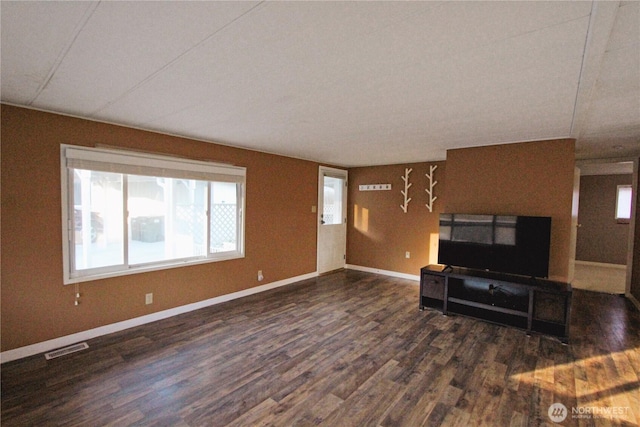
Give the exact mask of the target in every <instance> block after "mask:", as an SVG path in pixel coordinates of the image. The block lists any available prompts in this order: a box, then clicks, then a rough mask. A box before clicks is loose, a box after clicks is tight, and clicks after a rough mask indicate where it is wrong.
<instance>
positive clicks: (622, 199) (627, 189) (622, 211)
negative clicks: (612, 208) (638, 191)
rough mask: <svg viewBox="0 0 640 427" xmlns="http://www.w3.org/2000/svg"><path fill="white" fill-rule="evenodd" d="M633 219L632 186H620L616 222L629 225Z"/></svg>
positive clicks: (617, 196)
mask: <svg viewBox="0 0 640 427" xmlns="http://www.w3.org/2000/svg"><path fill="white" fill-rule="evenodd" d="M630 219H631V186H630V185H618V193H617V195H616V220H617V221H618V222H619V223H628V222H629V220H630Z"/></svg>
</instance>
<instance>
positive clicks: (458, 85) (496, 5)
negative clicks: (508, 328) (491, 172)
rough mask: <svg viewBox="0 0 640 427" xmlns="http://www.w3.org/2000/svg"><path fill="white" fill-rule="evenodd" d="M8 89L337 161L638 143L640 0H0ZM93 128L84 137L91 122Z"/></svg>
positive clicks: (154, 126)
mask: <svg viewBox="0 0 640 427" xmlns="http://www.w3.org/2000/svg"><path fill="white" fill-rule="evenodd" d="M0 14H1V18H2V21H1V30H2V34H1V42H2V45H1V48H2V49H1V60H2V63H1V65H2V70H1V72H2V74H1V79H2V82H1V83H2V86H1V95H2V102H5V103H8V104H14V105H20V106H27V107H31V108H36V109H42V110H47V111H54V112H60V113H64V114H70V115H74V116H79V117H85V118H89V119H93V120H99V121H106V122H111V123H118V124H123V125H127V126H133V127H137V128H143V129H149V130H154V131H159V132H164V133H170V134H175V135H181V136H186V137H191V138H196V139H201V140H205V141H212V142H219V143H223V144H228V145H233V146H238V147H244V148H249V149H255V150H260V151H266V152H272V153H278V154H282V155H286V156H292V157H298V158H305V159H310V160H315V161H319V162H326V163H330V164H335V165H342V166H362V165H376V164H393V163H407V162H418V161H428V160H442V159H444V158H445V152H446V150H447V149H450V148H460V147H470V146H479V145H489V144H499V143H508V142H519V141H530V140H542V139H550V138H566V137H573V138H577V151H576V156H577V157H578V158H583V159H584V158H604V157H606V158H621V157H626V156H631V155H635V156H637V155H638V154H640V2H635V1H633V2H582V1H568V2H539V1H536V2H485V1H475V2H207V1H203V2H176V1H171V2H169V1H166V2H143V1H138V2H136V1H132V2H126V1H125V2H108V1H103V2H23V1H18V2H12V1H2V2H1V3H0ZM88 137H89V138H90V136H88Z"/></svg>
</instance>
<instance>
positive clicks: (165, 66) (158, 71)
mask: <svg viewBox="0 0 640 427" xmlns="http://www.w3.org/2000/svg"><path fill="white" fill-rule="evenodd" d="M263 3H265V0H263V1H260V2H258V3H257V4H255V5H254V6H253V7H251V8H250V9H248V10H246V11H245V12H243V13H241V14H240V15H238V16H237V17H235V18H234V19H232V20H231V21H229V22H227V23H226V24H224V25H223V26H222V27H220V28H218V29H216V30H215V31H214V32H213V33H211V34H209V35H208V36H206V37H205V38H204V39H202V40H200V41H199V42H198V43H196V44H195V45H193V46H191V47H190V48H189V49H187V50H185V51H184V52H182V53H181V54H180V55H178V56H176V57H175V58H173V59H172V60H171V61H169V62H167V63H166V64H164V65H163V66H162V67H160V68H159V69H157V70H156V71H154V72H153V73H151V74H149V75H148V76H147V77H145V78H144V79H142V80H141V81H140V82H138V83H137V84H136V85H134V86H133V87H131V88H130V89H128V90H126V91H125V92H124V93H122V94H121V95H120V96H118V97H117V98H115V99H113V100H111V101H109V102H107V103H106V104H104V105H103V106H102V107H99V108H97V109H96V110H94V111H92V112H91V113H89V117H95V115H96V114H98V113H99V112H100V111H102V110H104V109H105V108H108V107H110V106H111V105H113V104H115V103H116V102H118V101H120V100H121V99H123V98H125V97H126V96H127V95H129V94H130V93H132V92H134V91H136V90H137V89H139V88H140V87H142V86H144V85H145V84H146V83H148V82H149V81H151V80H153V79H154V78H155V77H156V76H157V75H158V74H160V73H162V72H163V71H164V70H166V69H167V68H169V67H171V66H173V65H174V64H176V63H177V62H179V61H180V60H181V59H182V58H184V57H185V56H186V55H188V54H189V53H191V52H192V51H193V50H195V49H196V48H198V47H199V46H201V45H202V44H204V43H205V42H207V41H208V40H210V39H211V38H213V37H215V36H216V35H217V34H219V33H220V32H221V31H224V30H225V29H226V28H228V27H229V26H230V25H232V24H234V23H235V22H237V21H238V20H240V19H242V18H243V17H244V16H246V15H247V14H249V13H251V12H252V11H254V10H255V9H256V8H258V7H259V6H261V5H262V4H263Z"/></svg>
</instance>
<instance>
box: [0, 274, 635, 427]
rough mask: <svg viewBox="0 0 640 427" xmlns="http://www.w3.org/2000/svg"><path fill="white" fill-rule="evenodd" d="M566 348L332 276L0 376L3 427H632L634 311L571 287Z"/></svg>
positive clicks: (392, 285) (24, 363)
mask: <svg viewBox="0 0 640 427" xmlns="http://www.w3.org/2000/svg"><path fill="white" fill-rule="evenodd" d="M573 307H574V311H573V313H572V318H571V341H570V344H569V345H564V344H562V343H560V342H559V341H558V340H556V339H553V338H549V337H546V336H542V335H532V336H527V335H526V334H525V333H524V332H523V331H521V330H518V329H513V328H507V327H502V326H498V325H494V324H490V323H486V322H482V321H479V320H476V319H471V318H466V317H462V316H444V315H442V313H441V312H439V311H437V310H432V309H426V310H424V311H419V310H418V286H416V284H415V282H412V281H409V280H404V279H396V278H391V277H388V276H382V275H376V274H370V273H364V272H357V271H351V270H345V271H340V272H336V273H332V274H329V275H326V276H321V277H318V278H314V279H309V280H305V281H302V282H300V283H296V284H292V285H290V286H287V287H283V288H278V289H274V290H271V291H268V292H264V293H260V294H256V295H252V296H249V297H246V298H242V299H239V300H234V301H229V302H227V303H224V304H219V305H216V306H212V307H207V308H204V309H201V310H197V311H194V312H190V313H186V314H183V315H180V316H175V317H172V318H169V319H164V320H161V321H158V322H154V323H152V324H147V325H143V326H140V327H136V328H131V329H128V330H125V331H120V332H117V333H114V334H111V335H108V336H104V337H100V338H96V339H94V340H90V341H89V349H87V350H84V351H81V352H78V353H74V354H71V355H67V356H64V357H61V358H58V359H54V360H49V361H47V360H45V359H44V357H43V356H42V355H38V356H34V357H29V358H25V359H22V360H18V361H14V362H10V363H6V364H4V365H3V366H2V369H1V379H2V384H1V386H2V395H1V402H2V405H1V406H2V407H1V414H0V415H1V417H2V425H3V426H10V427H11V426H31V425H33V426H36V425H37V426H48V425H65V426H73V425H76V426H103V425H138V426H168V425H171V426H182V427H187V426H188V427H196V426H197V427H199V426H203V425H214V426H223V425H231V426H247V425H251V426H261V425H263V426H267V425H268V426H293V425H299V426H303V425H309V426H311V425H331V426H333V425H340V426H348V425H354V426H393V427H396V426H418V425H428V426H434V425H443V426H471V425H478V426H481V425H488V426H495V425H500V426H502V425H505V426H506V425H509V426H534V425H535V426H545V425H548V426H552V425H557V424H554V423H553V422H552V421H551V420H550V418H549V416H548V410H549V406H550V405H551V404H552V403H556V402H558V403H562V404H564V405H565V406H566V407H567V408H568V410H569V412H571V410H572V409H573V408H581V409H582V410H584V408H587V407H593V406H595V407H597V408H605V409H606V408H610V407H615V408H621V409H619V410H621V411H624V414H619V415H618V416H615V417H605V418H601V419H594V418H593V417H591V418H588V417H582V418H571V417H569V419H567V420H565V421H564V422H563V423H562V425H566V426H568V425H572V426H596V425H598V426H600V425H614V426H623V427H628V426H636V425H638V423H639V421H640V409H638V408H640V313H638V311H637V310H636V309H635V308H634V307H633V306H632V305H631V304H630V303H629V302H628V301H626V300H625V299H624V298H620V297H618V296H612V295H604V294H597V293H593V292H586V291H575V292H574V301H573Z"/></svg>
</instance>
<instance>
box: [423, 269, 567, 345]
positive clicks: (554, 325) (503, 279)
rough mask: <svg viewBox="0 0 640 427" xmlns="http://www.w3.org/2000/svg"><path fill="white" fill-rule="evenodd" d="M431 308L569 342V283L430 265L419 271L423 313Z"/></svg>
mask: <svg viewBox="0 0 640 427" xmlns="http://www.w3.org/2000/svg"><path fill="white" fill-rule="evenodd" d="M427 307H429V308H435V309H438V310H441V311H442V313H443V314H445V315H447V314H450V313H451V314H460V315H464V316H471V317H475V318H478V319H482V320H485V321H488V322H492V323H498V324H501V325H507V326H513V327H517V328H520V329H524V330H525V331H526V332H527V334H530V333H532V332H538V333H543V334H547V335H552V336H555V337H558V338H559V339H560V340H561V341H562V342H564V343H567V342H568V341H569V319H570V314H571V285H570V284H568V283H564V282H558V281H554V280H548V279H541V278H535V277H527V276H520V275H516V274H507V273H498V272H492V271H486V270H474V269H469V268H462V267H451V266H447V267H444V268H443V267H442V266H438V265H428V266H426V267H423V268H422V269H421V270H420V310H424V309H425V308H427Z"/></svg>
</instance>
